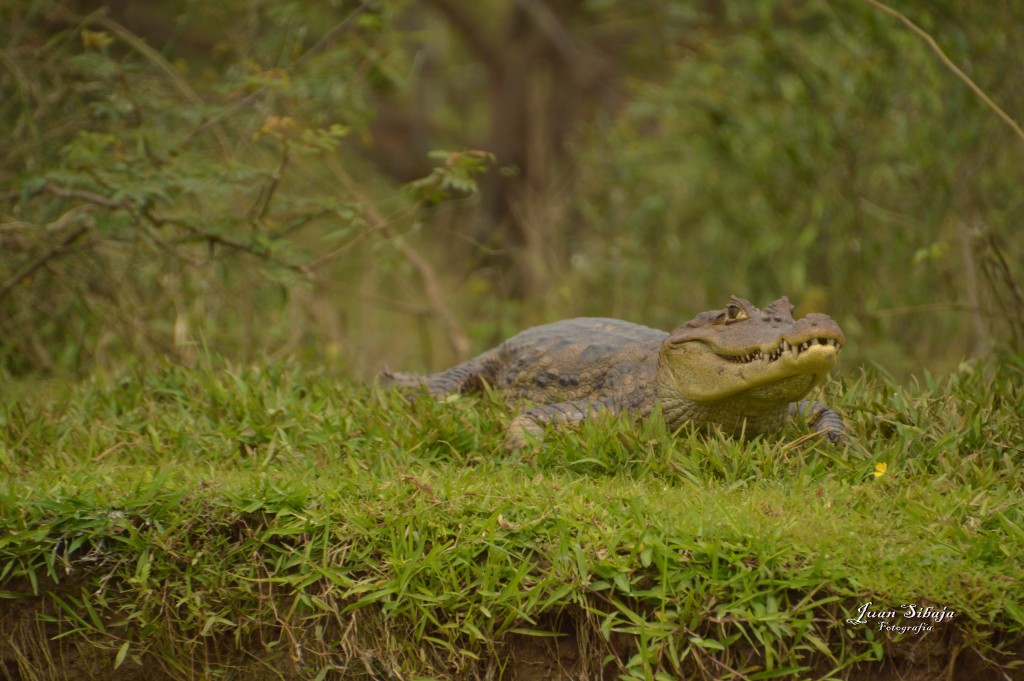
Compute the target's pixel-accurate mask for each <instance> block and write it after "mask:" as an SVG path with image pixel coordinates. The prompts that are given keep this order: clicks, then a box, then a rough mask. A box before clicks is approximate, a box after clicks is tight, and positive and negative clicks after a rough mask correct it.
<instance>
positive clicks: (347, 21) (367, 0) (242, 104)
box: [183, 0, 373, 144]
mask: <svg viewBox="0 0 1024 681" xmlns="http://www.w3.org/2000/svg"><path fill="white" fill-rule="evenodd" d="M372 2H373V0H363V4H361V5H359V7H356V8H355V9H354V10H352V12H351V13H349V15H348V16H347V17H345V18H344V19H342V20H341V21H340V22H338V23H337V24H336V25H335V26H334V28H332V29H331V30H329V31H328V32H327V33H325V34H324V36H323V37H322V38H320V40H318V41H317V42H316V44H315V45H313V47H311V48H309V49H308V50H306V52H305V53H304V54H303V55H302V56H301V57H299V58H298V59H296V60H295V61H294V62H292V63H291V64H289V65H288V66H286V67H285V69H284V70H285V71H286V72H288V73H292V72H294V71H295V70H296V69H298V68H299V67H301V66H302V65H303V64H305V63H306V62H307V61H309V60H310V59H311V58H312V57H314V56H315V55H316V54H318V53H319V52H322V51H323V50H324V49H325V48H326V47H327V46H329V45H330V44H331V43H333V42H334V41H336V40H337V39H338V37H339V36H340V35H341V34H342V33H343V32H344V31H345V30H346V29H347V28H348V27H349V26H351V25H352V22H354V21H355V20H356V17H358V16H359V15H360V14H362V13H363V12H365V11H366V10H367V9H368V8H369V7H370V4H371V3H372ZM268 87H269V86H267V85H264V86H263V87H261V88H259V89H257V90H256V91H255V92H253V93H251V94H249V95H248V96H246V97H243V98H242V99H240V100H238V101H237V102H233V103H231V105H230V106H229V107H228V108H229V109H233V110H237V109H244V108H246V107H248V106H250V105H251V104H252V103H253V102H255V101H256V100H257V99H259V98H260V97H261V96H262V95H263V93H265V92H266V91H267V89H268ZM226 115H227V114H225V113H222V114H219V115H217V116H214V117H213V118H211V119H209V120H207V121H204V122H203V123H201V124H200V125H199V126H198V127H197V128H196V129H195V130H193V131H192V132H190V133H189V134H188V137H186V138H185V141H184V142H183V144H188V143H189V142H190V141H191V140H192V138H194V137H195V136H196V135H198V134H199V133H200V132H202V131H203V130H205V129H206V128H208V127H209V126H211V125H214V124H216V123H218V122H220V121H221V120H223V119H224V118H225V117H226Z"/></svg>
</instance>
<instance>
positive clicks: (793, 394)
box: [382, 296, 846, 447]
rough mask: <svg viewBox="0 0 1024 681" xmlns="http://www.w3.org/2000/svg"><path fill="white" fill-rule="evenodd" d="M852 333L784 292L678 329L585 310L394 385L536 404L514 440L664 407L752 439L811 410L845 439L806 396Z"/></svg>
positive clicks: (674, 425)
mask: <svg viewBox="0 0 1024 681" xmlns="http://www.w3.org/2000/svg"><path fill="white" fill-rule="evenodd" d="M844 342H845V338H844V336H843V332H842V330H841V329H840V328H839V325H838V324H836V323H835V322H834V321H833V320H832V318H831V317H829V316H828V315H824V314H819V313H812V314H808V315H807V316H806V317H802V318H800V319H793V306H792V305H791V304H790V302H789V299H788V298H786V297H782V298H780V299H779V300H776V301H775V302H774V303H772V304H771V305H768V306H767V307H765V308H764V309H763V310H759V309H758V308H756V307H754V305H752V304H751V303H750V302H749V301H747V300H744V299H743V298H737V297H736V296H733V297H732V299H731V300H730V301H729V304H728V305H726V306H725V309H722V310H712V311H709V312H701V313H700V314H698V315H697V316H696V317H694V318H693V319H691V320H690V321H688V322H686V323H685V324H683V325H682V326H680V327H678V328H676V329H675V330H674V331H672V332H671V333H666V332H665V331H659V330H657V329H651V328H648V327H646V326H640V325H639V324H632V323H630V322H625V321H620V320H618V319H599V318H579V319H568V320H565V321H560V322H555V323H553V324H545V325H544V326H537V327H534V328H531V329H527V330H526V331H523V332H521V333H519V334H517V335H515V336H513V337H512V338H509V339H508V340H506V341H505V342H503V343H501V344H500V345H498V346H497V347H495V348H493V349H491V350H488V351H487V352H485V353H483V354H482V355H479V356H478V357H475V358H473V359H471V360H469V361H467V362H465V363H463V364H459V365H458V366H455V367H452V368H451V369H448V370H447V371H442V372H440V373H437V374H432V375H429V376H421V375H417V374H407V373H398V372H391V371H388V370H386V369H385V371H384V372H383V374H382V381H383V383H384V384H386V385H396V386H407V387H409V386H422V387H424V388H426V390H427V391H429V393H430V394H431V395H435V396H441V395H447V394H451V393H468V392H479V391H483V390H485V389H486V388H487V387H490V388H492V389H494V390H497V391H498V392H499V393H500V394H501V395H502V396H503V397H504V398H505V399H506V400H507V401H508V402H509V403H510V404H514V405H520V404H522V405H526V407H527V408H526V409H525V411H522V412H520V413H519V414H518V415H517V416H516V417H515V418H514V419H513V420H512V422H511V423H510V424H509V427H508V432H507V438H506V442H507V444H508V445H509V446H510V447H520V446H523V445H525V444H526V443H527V442H528V441H529V439H530V438H528V437H527V434H529V435H530V436H532V437H533V438H540V437H541V436H542V435H543V432H544V428H545V426H546V424H548V423H556V424H559V423H565V424H574V423H579V422H581V421H583V420H585V419H589V418H593V417H595V416H597V415H598V414H601V413H602V412H612V413H622V412H625V413H627V414H629V415H630V416H633V417H637V418H643V417H646V416H648V415H649V414H651V413H652V412H653V411H655V409H656V408H657V409H660V410H661V413H662V414H663V417H664V419H665V422H666V423H667V425H668V427H669V428H670V429H672V430H673V431H675V430H676V429H678V428H680V427H682V426H683V425H684V424H688V423H689V424H694V425H695V426H697V427H700V428H705V429H721V431H722V432H723V433H725V434H727V435H731V436H736V437H752V436H757V435H761V434H764V433H770V432H774V431H777V430H779V429H780V428H782V426H783V424H784V423H785V422H786V420H787V419H789V418H793V417H799V418H801V419H804V420H805V421H806V423H807V425H808V426H809V427H810V428H811V429H812V430H813V431H814V432H816V433H819V434H821V435H823V436H825V437H826V438H828V440H830V441H831V442H833V443H835V444H841V443H843V442H844V440H845V436H846V435H845V426H844V425H843V421H842V419H841V418H840V417H839V416H838V415H837V414H836V413H835V412H833V411H832V410H831V409H829V408H828V407H826V406H825V405H823V404H821V403H820V402H815V401H806V400H803V398H804V397H805V396H806V395H807V394H808V393H809V392H810V391H811V389H812V388H814V387H815V386H817V385H819V384H820V383H821V382H822V381H823V380H824V378H825V376H826V374H827V373H828V371H829V369H831V368H832V366H833V365H834V364H835V362H836V358H837V356H838V354H839V350H840V349H841V348H842V346H843V343H844Z"/></svg>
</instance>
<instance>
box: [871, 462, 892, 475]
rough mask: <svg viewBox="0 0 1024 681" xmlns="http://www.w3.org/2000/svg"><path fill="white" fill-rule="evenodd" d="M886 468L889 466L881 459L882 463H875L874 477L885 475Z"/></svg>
mask: <svg viewBox="0 0 1024 681" xmlns="http://www.w3.org/2000/svg"><path fill="white" fill-rule="evenodd" d="M888 468H889V466H888V465H886V463H885V462H884V461H883V462H882V463H876V464H875V472H874V476H875V477H876V478H880V477H882V476H883V475H885V471H886V470H887V469H888Z"/></svg>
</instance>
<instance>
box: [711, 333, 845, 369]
mask: <svg viewBox="0 0 1024 681" xmlns="http://www.w3.org/2000/svg"><path fill="white" fill-rule="evenodd" d="M812 345H827V346H831V347H833V348H835V349H836V352H838V351H839V350H840V348H842V347H843V346H842V344H841V343H840V342H839V341H837V340H836V339H834V338H812V339H810V340H807V341H804V342H803V343H799V344H797V345H793V344H792V343H790V342H789V341H787V340H786V339H782V340H781V341H779V344H778V345H777V346H776V347H775V349H774V350H770V351H769V350H762V349H760V348H758V349H756V350H752V351H751V352H748V353H746V354H743V355H731V356H729V355H724V357H725V359H728V360H730V361H733V362H737V363H740V364H750V363H751V362H753V361H754V360H759V361H764V360H767V361H769V362H774V361H776V360H777V359H779V358H780V357H782V356H783V355H784V354H785V353H787V352H792V353H793V354H794V355H799V354H800V353H801V352H803V351H804V350H806V349H808V348H809V347H811V346H812Z"/></svg>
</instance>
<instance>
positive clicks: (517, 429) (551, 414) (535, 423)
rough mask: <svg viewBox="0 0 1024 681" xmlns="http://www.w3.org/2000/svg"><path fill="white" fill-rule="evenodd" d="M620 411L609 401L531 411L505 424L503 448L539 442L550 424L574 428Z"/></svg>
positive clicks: (562, 403) (552, 406) (519, 447)
mask: <svg viewBox="0 0 1024 681" xmlns="http://www.w3.org/2000/svg"><path fill="white" fill-rule="evenodd" d="M619 411H620V409H619V407H618V406H617V405H616V404H615V403H614V402H612V401H609V400H598V401H593V400H575V401H573V402H558V403H556V404H545V405H543V406H540V407H534V408H533V409H528V410H527V411H524V412H522V413H520V414H517V415H516V417H515V418H514V419H512V422H511V423H510V424H508V430H507V431H505V447H506V448H508V449H522V448H524V447H526V446H527V445H528V444H530V440H531V439H533V440H535V441H537V440H540V439H541V438H542V437H543V436H544V427H545V426H546V425H547V424H549V423H555V424H560V423H564V424H569V425H570V426H576V425H579V424H580V423H582V422H583V421H585V420H586V419H588V418H594V417H595V416H597V415H598V414H601V413H604V412H609V413H613V414H615V413H618V412H619ZM527 434H529V435H527Z"/></svg>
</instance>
